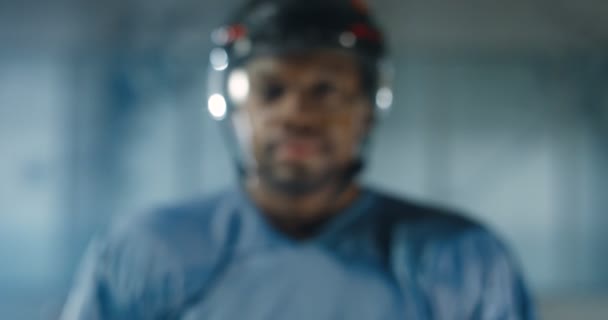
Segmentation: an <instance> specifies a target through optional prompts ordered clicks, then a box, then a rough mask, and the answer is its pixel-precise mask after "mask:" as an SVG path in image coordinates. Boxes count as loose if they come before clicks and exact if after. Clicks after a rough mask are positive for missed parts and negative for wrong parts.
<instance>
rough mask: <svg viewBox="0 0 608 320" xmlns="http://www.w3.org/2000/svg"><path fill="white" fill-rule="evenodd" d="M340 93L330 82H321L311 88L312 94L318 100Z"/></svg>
mask: <svg viewBox="0 0 608 320" xmlns="http://www.w3.org/2000/svg"><path fill="white" fill-rule="evenodd" d="M337 91H338V87H337V86H336V85H335V84H334V83H331V82H329V81H319V82H318V83H316V84H315V85H314V86H313V87H312V88H311V93H312V95H313V96H314V97H316V98H325V97H327V96H329V95H332V94H334V93H336V92H337Z"/></svg>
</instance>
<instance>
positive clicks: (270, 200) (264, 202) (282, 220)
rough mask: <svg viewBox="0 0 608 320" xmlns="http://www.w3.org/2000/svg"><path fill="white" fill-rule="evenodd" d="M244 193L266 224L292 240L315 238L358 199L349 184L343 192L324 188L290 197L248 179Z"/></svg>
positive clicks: (328, 187) (356, 189) (333, 188)
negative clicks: (264, 218) (264, 217)
mask: <svg viewBox="0 0 608 320" xmlns="http://www.w3.org/2000/svg"><path fill="white" fill-rule="evenodd" d="M246 189H247V192H248V193H249V195H250V196H251V198H252V199H253V201H254V203H255V204H256V205H257V206H258V207H259V208H260V209H261V211H262V213H263V214H264V215H265V216H266V218H267V219H268V221H269V222H270V223H271V224H273V225H274V226H275V227H276V228H277V229H279V230H280V231H281V232H283V233H285V234H287V235H289V236H292V237H294V238H306V237H310V236H312V235H314V234H315V233H316V232H317V231H318V229H319V228H320V227H321V226H322V225H324V224H325V223H326V222H327V221H328V220H330V219H331V218H333V217H334V216H335V215H336V214H338V213H339V212H341V211H342V210H343V209H345V208H346V207H348V206H349V205H350V204H351V203H352V202H353V201H355V199H356V198H357V196H358V195H359V192H360V188H359V186H358V185H357V184H355V183H352V184H350V185H348V186H347V187H346V188H345V189H344V190H342V189H340V188H339V187H338V186H336V185H327V186H324V187H322V188H319V190H315V191H314V192H310V193H307V194H302V195H291V194H287V193H284V192H281V191H280V190H276V189H273V188H272V187H270V186H268V185H266V184H264V183H263V182H261V181H260V180H259V179H250V180H249V181H248V182H247V184H246Z"/></svg>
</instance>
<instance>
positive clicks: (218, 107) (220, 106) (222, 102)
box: [207, 93, 227, 120]
mask: <svg viewBox="0 0 608 320" xmlns="http://www.w3.org/2000/svg"><path fill="white" fill-rule="evenodd" d="M207 108H208V109H209V113H210V114H211V116H212V117H213V118H214V119H215V120H222V119H224V117H226V112H227V106H226V99H224V96H222V95H221V94H217V93H216V94H213V95H211V96H210V97H209V101H208V104H207Z"/></svg>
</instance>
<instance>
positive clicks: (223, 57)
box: [209, 48, 228, 71]
mask: <svg viewBox="0 0 608 320" xmlns="http://www.w3.org/2000/svg"><path fill="white" fill-rule="evenodd" d="M209 60H210V62H211V66H212V67H213V69H215V70H217V71H222V70H225V69H226V68H228V54H227V53H226V50H224V49H220V48H216V49H213V50H212V51H211V55H210V56H209Z"/></svg>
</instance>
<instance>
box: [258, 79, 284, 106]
mask: <svg viewBox="0 0 608 320" xmlns="http://www.w3.org/2000/svg"><path fill="white" fill-rule="evenodd" d="M283 94H285V86H284V85H282V84H279V83H269V84H267V85H265V86H264V88H263V89H262V97H263V99H264V101H266V102H273V101H275V100H277V99H279V98H280V97H282V96H283Z"/></svg>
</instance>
